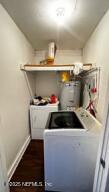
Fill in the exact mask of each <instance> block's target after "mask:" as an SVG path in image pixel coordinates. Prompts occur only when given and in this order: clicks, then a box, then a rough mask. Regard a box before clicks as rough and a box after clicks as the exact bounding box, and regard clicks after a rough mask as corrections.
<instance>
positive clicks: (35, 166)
mask: <svg viewBox="0 0 109 192" xmlns="http://www.w3.org/2000/svg"><path fill="white" fill-rule="evenodd" d="M43 154H44V153H43V141H42V140H32V141H31V142H30V144H29V146H28V148H27V150H26V152H25V154H24V156H23V158H22V160H21V162H20V164H19V166H18V167H17V169H16V171H15V173H14V175H13V177H12V179H11V181H10V185H11V184H12V185H17V186H12V187H10V192H44V156H43ZM26 182H27V183H26ZM29 182H30V183H29ZM32 182H33V183H32ZM19 185H21V186H19ZM25 185H29V186H25ZM33 185H35V186H33ZM36 185H37V186H36ZM41 185H43V186H41Z"/></svg>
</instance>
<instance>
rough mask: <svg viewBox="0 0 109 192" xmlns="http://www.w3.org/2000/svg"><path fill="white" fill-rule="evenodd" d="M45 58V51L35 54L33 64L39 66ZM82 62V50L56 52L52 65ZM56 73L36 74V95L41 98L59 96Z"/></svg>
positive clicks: (57, 74) (57, 75)
mask: <svg viewBox="0 0 109 192" xmlns="http://www.w3.org/2000/svg"><path fill="white" fill-rule="evenodd" d="M46 56H47V51H45V50H43V51H36V52H35V64H39V63H40V61H41V60H44V59H45V58H46ZM80 62H82V50H57V52H56V56H55V61H54V63H55V64H57V65H62V64H63V65H65V64H74V63H80ZM59 75H60V73H58V72H37V75H36V94H37V95H41V96H50V95H51V94H53V93H54V94H56V95H57V96H58V95H59V90H60V83H59V79H60V77H59Z"/></svg>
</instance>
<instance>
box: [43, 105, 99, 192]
mask: <svg viewBox="0 0 109 192" xmlns="http://www.w3.org/2000/svg"><path fill="white" fill-rule="evenodd" d="M59 117H60V118H59ZM60 119H61V120H60ZM100 130H101V124H100V123H99V122H98V121H97V120H96V119H95V118H94V117H93V116H92V115H91V114H89V112H88V111H86V110H85V109H83V108H80V109H78V110H76V111H74V112H71V113H70V112H66V111H65V112H55V113H51V115H50V117H49V119H48V123H47V129H46V130H45V131H44V169H45V190H47V191H60V192H92V188H93V180H94V172H95V165H96V157H97V150H98V143H99V135H100Z"/></svg>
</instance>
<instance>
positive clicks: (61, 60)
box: [35, 50, 82, 65]
mask: <svg viewBox="0 0 109 192" xmlns="http://www.w3.org/2000/svg"><path fill="white" fill-rule="evenodd" d="M46 57H47V51H36V53H35V63H36V64H39V63H40V61H41V60H44V59H46ZM75 62H82V50H57V51H56V56H55V61H54V63H55V64H61V65H62V64H74V63H75Z"/></svg>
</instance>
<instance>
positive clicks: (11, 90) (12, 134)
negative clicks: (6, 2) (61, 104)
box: [0, 4, 35, 174]
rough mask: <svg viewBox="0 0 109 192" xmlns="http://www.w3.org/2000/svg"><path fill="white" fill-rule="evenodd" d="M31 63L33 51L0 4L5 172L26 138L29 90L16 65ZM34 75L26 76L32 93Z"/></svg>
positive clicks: (0, 96)
mask: <svg viewBox="0 0 109 192" xmlns="http://www.w3.org/2000/svg"><path fill="white" fill-rule="evenodd" d="M31 62H34V51H33V48H32V47H31V45H30V44H29V42H28V41H27V40H26V38H25V36H24V35H23V33H22V32H21V31H20V30H19V28H18V27H17V26H16V24H15V23H14V21H13V20H12V19H11V17H10V16H9V15H8V13H7V12H6V10H5V9H4V8H3V7H2V6H1V4H0V118H1V122H2V130H1V137H2V140H3V144H4V148H5V153H6V164H7V171H8V174H11V173H10V171H11V169H12V166H13V163H15V160H16V158H17V157H18V154H19V152H21V149H22V146H24V144H25V142H26V141H27V139H28V138H29V135H30V133H29V122H28V119H29V118H28V109H29V103H30V92H29V90H28V87H27V83H26V79H25V75H24V73H23V72H22V71H21V70H20V64H25V63H31ZM34 78H35V77H34V76H33V75H30V76H29V80H30V83H31V84H32V88H33V90H32V91H33V94H34V92H35V91H34V90H35V79H34Z"/></svg>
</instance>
